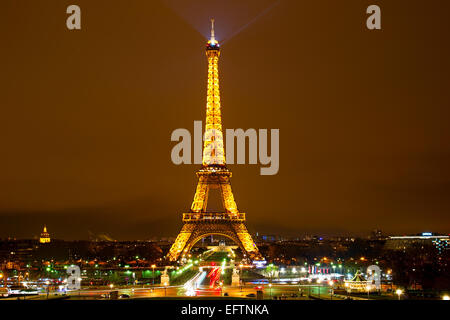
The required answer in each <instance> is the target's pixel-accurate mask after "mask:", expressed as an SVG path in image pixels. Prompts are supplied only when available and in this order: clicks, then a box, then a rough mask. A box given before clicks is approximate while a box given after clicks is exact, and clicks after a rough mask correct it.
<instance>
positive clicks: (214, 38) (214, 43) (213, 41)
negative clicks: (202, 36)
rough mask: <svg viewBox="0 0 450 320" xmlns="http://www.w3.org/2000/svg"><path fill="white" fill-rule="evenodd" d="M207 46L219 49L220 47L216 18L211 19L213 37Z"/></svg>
mask: <svg viewBox="0 0 450 320" xmlns="http://www.w3.org/2000/svg"><path fill="white" fill-rule="evenodd" d="M207 47H208V49H218V48H219V47H220V45H219V42H218V41H217V40H216V37H215V34H214V19H211V38H210V39H209V41H208V44H207Z"/></svg>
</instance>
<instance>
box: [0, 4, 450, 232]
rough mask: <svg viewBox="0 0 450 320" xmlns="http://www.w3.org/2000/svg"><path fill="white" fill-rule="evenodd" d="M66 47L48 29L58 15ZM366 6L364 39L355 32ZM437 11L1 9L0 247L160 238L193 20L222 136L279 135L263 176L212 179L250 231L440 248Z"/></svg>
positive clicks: (445, 60)
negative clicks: (212, 66) (397, 240)
mask: <svg viewBox="0 0 450 320" xmlns="http://www.w3.org/2000/svg"><path fill="white" fill-rule="evenodd" d="M70 4H77V5H79V6H80V7H81V10H82V30H80V31H69V30H68V29H67V28H66V17H67V14H66V13H65V12H66V8H67V6H68V5H70ZM371 4H378V5H380V7H381V10H382V30H381V31H369V30H368V29H367V28H366V22H365V21H366V17H367V15H366V13H365V11H366V8H367V6H369V5H371ZM449 12H450V2H449V1H448V0H442V1H438V0H431V1H425V0H423V1H406V0H397V1H378V0H373V1H372V0H371V1H366V0H345V1H335V0H321V1H313V0H308V1H297V0H291V1H289V0H280V1H272V0H254V1H242V0H227V1H214V0H209V1H195V0H189V1H186V0H179V1H175V0H166V1H164V0H160V1H157V0H154V1H147V0H145V1H144V0H120V1H119V0H116V1H110V0H109V1H106V0H102V1H101V0H96V1H87V0H70V1H66V0H39V1H36V0H28V1H25V0H23V1H16V0H2V1H1V2H0V39H1V49H0V67H1V68H0V88H1V89H0V108H1V109H0V110H1V115H0V150H1V151H0V152H1V153H0V221H1V223H0V238H5V237H8V236H10V237H17V238H32V237H35V236H37V235H38V234H39V232H40V231H41V229H42V226H43V224H47V226H48V228H49V232H50V233H51V235H52V237H55V238H60V239H87V238H88V235H89V232H91V233H93V234H98V233H106V234H108V235H110V236H111V237H113V238H114V239H118V240H121V239H149V238H151V237H160V236H175V235H176V233H177V232H178V230H179V228H180V226H181V214H182V213H183V212H186V211H187V210H189V208H190V205H191V202H192V199H193V196H194V191H195V187H196V183H197V178H196V176H195V171H196V170H197V169H198V168H199V166H198V165H180V166H176V165H174V164H172V162H171V159H170V152H171V149H172V147H173V146H174V145H175V143H174V142H171V141H170V135H171V133H172V131H173V130H174V129H176V128H187V129H189V130H190V131H191V132H192V131H193V121H194V120H203V121H204V116H205V104H206V76H207V69H206V68H207V61H206V57H205V53H204V47H205V42H206V37H207V36H208V29H209V18H210V17H213V16H214V17H215V18H216V36H217V39H218V40H219V41H222V40H225V41H224V42H223V45H222V49H221V60H220V77H221V83H220V88H221V98H222V112H223V125H224V128H243V129H247V128H255V129H260V128H268V129H271V128H278V129H280V170H279V173H278V174H277V175H275V176H261V175H259V169H260V165H230V166H229V168H230V169H231V170H232V171H233V179H232V186H233V191H234V195H235V199H236V201H237V204H238V207H239V209H240V211H242V212H246V213H247V225H248V227H249V229H250V231H252V232H255V231H259V232H261V233H269V234H284V235H291V236H292V235H304V234H319V235H333V234H355V235H362V234H367V233H368V232H370V231H371V230H373V229H375V228H379V229H382V230H383V231H384V232H385V233H389V234H408V233H418V232H422V231H434V232H442V233H448V232H449V226H450V214H449V213H450V126H449V119H450V98H449V89H450V88H449V83H450V81H449V74H450V59H449V57H450V43H449V36H448V31H449V30H450V20H449V18H448V14H449Z"/></svg>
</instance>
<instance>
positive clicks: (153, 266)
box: [152, 264, 156, 285]
mask: <svg viewBox="0 0 450 320" xmlns="http://www.w3.org/2000/svg"><path fill="white" fill-rule="evenodd" d="M155 267H156V265H154V264H152V269H153V271H152V280H153V285H155Z"/></svg>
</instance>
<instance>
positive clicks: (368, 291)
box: [366, 284, 372, 299]
mask: <svg viewBox="0 0 450 320" xmlns="http://www.w3.org/2000/svg"><path fill="white" fill-rule="evenodd" d="M370 289H372V286H371V285H370V284H369V285H367V287H366V290H367V299H369V295H370Z"/></svg>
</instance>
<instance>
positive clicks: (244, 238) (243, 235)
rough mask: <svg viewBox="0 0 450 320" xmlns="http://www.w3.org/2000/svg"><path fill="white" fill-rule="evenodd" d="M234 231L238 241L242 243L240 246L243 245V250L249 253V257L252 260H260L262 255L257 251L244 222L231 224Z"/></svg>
mask: <svg viewBox="0 0 450 320" xmlns="http://www.w3.org/2000/svg"><path fill="white" fill-rule="evenodd" d="M233 228H234V232H236V234H237V236H238V238H239V240H240V242H241V243H242V247H244V249H245V251H246V252H247V254H248V255H249V258H250V259H252V260H262V259H263V258H262V256H261V254H260V253H259V250H258V247H257V246H256V244H255V242H254V241H253V239H252V236H251V235H250V233H249V232H248V230H247V228H246V227H245V224H243V223H238V224H233Z"/></svg>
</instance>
